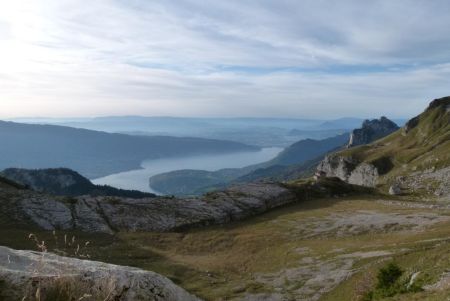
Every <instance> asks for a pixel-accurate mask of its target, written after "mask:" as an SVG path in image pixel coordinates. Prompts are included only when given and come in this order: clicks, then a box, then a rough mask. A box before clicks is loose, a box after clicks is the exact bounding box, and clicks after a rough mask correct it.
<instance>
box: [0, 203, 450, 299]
mask: <svg viewBox="0 0 450 301" xmlns="http://www.w3.org/2000/svg"><path fill="white" fill-rule="evenodd" d="M362 209H363V210H365V211H370V212H379V213H389V214H392V213H394V214H400V215H402V214H419V213H420V214H423V213H437V212H438V213H439V214H443V215H448V214H450V212H448V210H447V211H445V210H433V209H413V208H405V207H398V206H392V205H390V206H388V205H384V204H380V203H378V202H374V200H373V199H371V198H370V197H361V198H350V199H321V200H315V201H305V202H303V203H299V204H296V205H293V206H288V207H285V208H281V209H278V210H275V211H272V212H269V213H267V214H264V215H261V216H258V217H255V218H252V219H249V220H247V221H244V222H239V223H234V224H230V225H226V226H220V227H219V226H218V227H210V228H206V229H196V230H190V231H186V232H172V233H119V234H118V235H117V237H109V236H98V235H95V236H92V235H86V234H81V233H69V234H68V236H69V238H70V237H71V236H72V235H75V236H76V237H77V242H78V241H80V242H82V244H83V243H84V242H85V241H86V240H89V241H91V244H90V246H89V247H88V249H87V250H83V252H85V253H89V254H90V255H91V257H92V258H93V259H96V260H102V261H107V262H111V263H116V264H123V265H131V266H137V267H141V268H145V269H149V270H153V271H155V272H158V273H161V274H163V275H166V276H168V277H169V278H171V279H173V280H174V281H175V282H176V283H177V284H179V285H181V286H182V287H184V288H186V289H188V290H189V291H191V292H192V293H195V294H197V295H199V296H200V297H203V298H205V299H206V300H234V299H237V300H238V299H239V298H241V297H243V296H245V295H246V294H252V293H262V292H280V293H282V294H283V295H284V296H292V298H294V299H293V300H295V296H296V295H295V294H294V293H293V292H294V291H295V289H297V288H299V287H301V286H302V285H304V283H305V279H301V278H298V279H297V278H295V279H294V280H293V279H290V278H288V277H286V276H284V275H283V274H282V276H278V275H277V273H279V272H280V271H284V270H286V269H289V268H293V269H296V268H299V267H301V266H302V264H301V260H303V259H307V258H318V259H319V260H321V261H327V260H335V259H336V258H337V256H338V255H342V254H352V253H355V252H369V251H379V250H383V251H392V252H394V253H396V255H394V258H396V260H397V261H398V262H399V263H400V265H401V266H402V268H404V269H405V270H408V271H410V270H413V269H419V270H421V271H424V274H423V276H424V277H423V281H425V282H426V283H434V282H435V281H437V279H438V277H439V276H440V275H441V273H442V272H443V271H444V270H445V269H447V268H448V266H449V265H450V259H449V258H450V257H449V256H448V255H449V254H450V253H449V252H450V243H449V241H448V240H445V239H443V238H448V237H450V221H444V222H441V223H438V224H435V225H433V226H431V227H429V228H428V229H427V231H403V230H401V229H397V228H396V227H397V226H396V225H387V226H386V227H387V228H385V229H383V230H382V231H366V232H362V233H358V234H357V235H348V236H346V235H344V236H339V235H337V233H336V232H334V231H328V232H324V233H322V234H320V235H309V234H311V233H310V232H309V231H313V230H314V229H315V225H316V224H315V222H317V221H322V220H323V221H326V220H327V218H329V217H330V216H334V215H336V214H341V215H347V214H348V215H349V216H351V215H353V214H354V213H355V212H357V211H359V210H362ZM390 227H392V229H391V228H390ZM395 229H396V230H395ZM391 230H392V231H391ZM394 230H395V231H394ZM405 230H406V229H405ZM28 233H29V229H22V230H19V229H14V230H8V229H4V228H3V227H2V229H0V245H9V246H13V247H16V248H33V243H32V242H29V241H27V239H26V237H27V236H28ZM38 235H39V237H40V238H41V239H44V240H45V241H47V242H48V245H50V246H51V247H52V246H54V245H55V243H54V240H55V239H54V237H53V236H52V234H51V233H48V232H47V233H38ZM57 235H58V236H59V244H60V246H61V242H62V241H63V239H62V237H63V234H62V233H58V234H57ZM435 239H437V240H440V241H434V240H435ZM72 249H73V248H72ZM302 249H305V250H308V251H307V252H306V253H302V252H301V251H299V250H302ZM66 251H67V252H68V253H69V254H71V252H73V250H72V251H71V249H70V248H68V250H66ZM390 257H391V256H384V257H375V258H369V259H358V260H356V261H355V263H354V265H355V267H359V268H362V270H361V271H360V272H358V273H357V274H355V275H354V276H353V277H350V278H349V279H348V280H347V281H344V282H343V283H342V284H340V285H339V286H338V287H337V288H336V289H335V290H334V291H333V292H331V293H329V294H327V295H325V296H323V297H322V299H321V300H333V301H340V300H342V301H348V300H353V299H351V298H349V297H350V296H353V295H354V294H355V287H357V285H358V283H359V281H360V280H359V279H360V278H361V277H362V276H363V275H366V274H368V271H369V272H370V271H372V272H373V273H374V271H375V270H376V269H377V267H378V266H380V265H381V263H380V260H382V259H386V258H390ZM418 259H420V260H418ZM425 271H426V272H425ZM259 275H266V276H267V277H268V278H270V279H271V281H277V280H279V279H282V284H281V285H279V284H278V285H277V284H272V283H264V282H261V281H259V280H258V276H259ZM447 293H449V292H448V291H447ZM424 294H428V295H431V296H438V294H440V293H418V294H416V295H415V296H423V295H424ZM401 298H404V299H389V300H402V301H403V300H405V301H406V300H422V299H420V298H419V297H417V298H418V299H413V297H411V296H410V299H408V298H407V297H404V296H402V297H401ZM405 298H406V299H405ZM414 298H416V297H414ZM430 298H431V297H430ZM436 298H437V297H436ZM423 300H427V299H423ZM429 300H442V299H429Z"/></svg>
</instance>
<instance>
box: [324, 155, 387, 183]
mask: <svg viewBox="0 0 450 301" xmlns="http://www.w3.org/2000/svg"><path fill="white" fill-rule="evenodd" d="M317 169H318V170H320V171H323V172H325V173H326V175H327V177H338V178H340V179H341V180H343V181H345V182H347V183H350V184H354V185H360V186H366V187H375V185H376V184H377V181H378V177H379V172H378V169H377V168H376V167H375V166H374V165H372V164H369V163H360V162H358V161H357V160H355V159H353V158H352V157H341V156H334V155H330V156H326V157H325V159H324V160H323V161H322V162H320V164H319V166H318V167H317Z"/></svg>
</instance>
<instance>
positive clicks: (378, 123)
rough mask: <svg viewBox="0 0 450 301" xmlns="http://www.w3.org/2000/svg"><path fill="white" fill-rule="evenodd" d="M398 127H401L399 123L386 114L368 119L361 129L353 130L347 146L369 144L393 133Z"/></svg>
mask: <svg viewBox="0 0 450 301" xmlns="http://www.w3.org/2000/svg"><path fill="white" fill-rule="evenodd" d="M398 129H399V127H398V125H397V124H395V123H394V122H393V121H391V120H389V119H387V118H386V117H384V116H383V117H381V118H380V119H374V120H366V121H364V123H363V125H362V127H361V128H360V129H356V130H353V132H352V133H351V135H350V141H349V142H348V145H347V147H353V146H357V145H362V144H369V143H371V142H373V141H375V140H378V139H380V138H383V137H385V136H387V135H389V134H392V133H393V132H395V131H396V130H398Z"/></svg>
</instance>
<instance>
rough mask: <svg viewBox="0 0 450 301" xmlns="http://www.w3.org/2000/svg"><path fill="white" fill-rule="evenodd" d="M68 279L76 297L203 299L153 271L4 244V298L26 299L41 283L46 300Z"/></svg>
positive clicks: (0, 254) (0, 257)
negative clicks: (52, 291)
mask: <svg viewBox="0 0 450 301" xmlns="http://www.w3.org/2000/svg"><path fill="white" fill-rule="evenodd" d="M67 282H69V283H72V285H71V286H70V287H71V289H72V291H73V296H74V297H75V298H76V300H78V299H79V298H81V297H82V296H83V295H84V294H88V295H92V296H100V297H103V298H104V297H106V296H104V295H109V298H108V300H117V301H141V300H142V301H199V300H200V299H198V298H196V297H194V296H192V295H190V294H189V293H187V292H186V291H185V290H183V289H182V288H180V287H178V286H176V285H175V284H174V283H173V282H172V281H170V280H169V279H167V278H166V277H163V276H161V275H159V274H156V273H153V272H149V271H144V270H141V269H136V268H131V267H125V266H117V265H111V264H106V263H101V262H95V261H88V260H79V259H75V258H67V257H61V256H57V255H54V254H49V253H45V254H44V253H38V252H32V251H18V250H13V249H10V248H6V247H0V299H1V300H22V298H23V297H24V296H27V294H34V293H35V290H36V288H37V286H38V285H40V286H41V287H42V289H41V294H42V296H43V299H42V300H45V294H46V293H48V292H50V291H51V289H52V288H54V287H55V285H57V284H58V283H67ZM33 284H34V285H33ZM75 288H76V289H75ZM77 294H78V295H79V296H78V295H77ZM103 298H102V300H103Z"/></svg>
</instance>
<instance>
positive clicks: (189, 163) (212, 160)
mask: <svg viewBox="0 0 450 301" xmlns="http://www.w3.org/2000/svg"><path fill="white" fill-rule="evenodd" d="M282 150H283V149H282V148H280V147H267V148H262V149H261V150H260V151H258V152H240V153H231V154H222V155H204V156H194V157H183V158H172V159H169V158H168V159H158V160H146V161H144V162H142V165H141V167H142V169H137V170H132V171H126V172H121V173H117V174H113V175H109V176H106V177H103V178H98V179H95V180H93V181H92V182H93V183H94V184H98V185H110V186H113V187H117V188H122V189H134V190H140V191H145V192H153V193H156V194H160V193H158V192H157V191H155V190H153V189H151V187H150V186H149V179H150V177H152V176H154V175H157V174H160V173H165V172H169V171H174V170H180V169H198V170H207V171H216V170H219V169H223V168H240V167H245V166H248V165H252V164H258V163H262V162H265V161H269V160H270V159H272V158H274V157H275V156H276V155H278V153H280V152H281V151H282Z"/></svg>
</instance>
